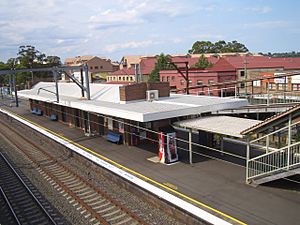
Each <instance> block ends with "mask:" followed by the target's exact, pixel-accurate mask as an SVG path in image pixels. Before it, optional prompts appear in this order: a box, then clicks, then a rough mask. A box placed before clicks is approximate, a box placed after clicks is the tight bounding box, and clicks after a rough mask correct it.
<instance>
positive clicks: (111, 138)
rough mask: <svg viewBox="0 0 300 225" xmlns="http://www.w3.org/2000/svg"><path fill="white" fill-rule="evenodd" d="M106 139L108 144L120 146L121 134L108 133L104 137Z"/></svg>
mask: <svg viewBox="0 0 300 225" xmlns="http://www.w3.org/2000/svg"><path fill="white" fill-rule="evenodd" d="M106 139H107V140H108V141H110V142H113V143H116V144H120V143H121V134H118V133H115V132H112V131H109V132H108V134H107V136H106Z"/></svg>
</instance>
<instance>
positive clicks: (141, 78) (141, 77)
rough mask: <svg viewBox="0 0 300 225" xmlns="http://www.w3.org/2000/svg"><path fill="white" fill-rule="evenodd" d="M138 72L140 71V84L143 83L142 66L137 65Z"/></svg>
mask: <svg viewBox="0 0 300 225" xmlns="http://www.w3.org/2000/svg"><path fill="white" fill-rule="evenodd" d="M139 70H140V82H143V71H142V65H141V64H139Z"/></svg>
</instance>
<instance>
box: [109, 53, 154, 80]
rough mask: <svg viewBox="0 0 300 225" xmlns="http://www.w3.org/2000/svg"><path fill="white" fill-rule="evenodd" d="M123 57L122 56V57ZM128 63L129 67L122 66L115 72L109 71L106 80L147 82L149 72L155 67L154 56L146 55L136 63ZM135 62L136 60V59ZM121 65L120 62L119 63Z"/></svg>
mask: <svg viewBox="0 0 300 225" xmlns="http://www.w3.org/2000/svg"><path fill="white" fill-rule="evenodd" d="M123 59H124V57H123ZM130 62H132V64H129V65H127V66H129V68H127V66H126V67H124V65H123V68H122V69H120V70H117V71H115V72H112V73H109V74H108V76H107V79H106V81H107V82H109V83H112V82H113V83H119V82H129V83H134V82H136V83H137V82H147V81H148V80H149V76H150V73H151V72H152V70H153V69H154V67H155V63H156V57H155V56H147V57H143V58H140V61H139V63H138V64H133V61H130ZM136 62H137V61H136ZM120 65H122V64H120Z"/></svg>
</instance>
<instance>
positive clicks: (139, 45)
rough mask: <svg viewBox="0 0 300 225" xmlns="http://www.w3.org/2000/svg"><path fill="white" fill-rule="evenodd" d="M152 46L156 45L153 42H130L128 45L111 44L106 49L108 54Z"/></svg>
mask: <svg viewBox="0 0 300 225" xmlns="http://www.w3.org/2000/svg"><path fill="white" fill-rule="evenodd" d="M152 44H155V43H154V42H153V41H151V40H148V41H130V42H126V43H115V44H109V45H106V46H105V47H104V50H105V51H106V52H109V53H110V52H114V51H116V50H124V49H133V48H145V47H148V46H150V45H152Z"/></svg>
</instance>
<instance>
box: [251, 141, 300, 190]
mask: <svg viewBox="0 0 300 225" xmlns="http://www.w3.org/2000/svg"><path fill="white" fill-rule="evenodd" d="M295 174H300V142H297V143H294V144H291V145H288V146H285V147H283V148H280V149H277V150H274V151H271V152H268V153H265V154H263V155H260V156H257V157H255V158H252V159H249V160H248V162H247V178H246V179H247V183H251V184H254V185H259V184H263V183H266V182H270V181H273V180H277V179H280V178H284V177H288V176H291V175H295Z"/></svg>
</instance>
